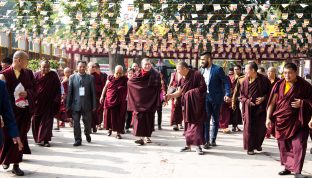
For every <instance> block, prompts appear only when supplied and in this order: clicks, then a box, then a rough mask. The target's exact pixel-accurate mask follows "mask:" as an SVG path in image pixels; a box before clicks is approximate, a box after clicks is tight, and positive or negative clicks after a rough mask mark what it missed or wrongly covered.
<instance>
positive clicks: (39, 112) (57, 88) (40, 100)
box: [32, 61, 61, 147]
mask: <svg viewBox="0 0 312 178" xmlns="http://www.w3.org/2000/svg"><path fill="white" fill-rule="evenodd" d="M35 93H36V97H35V113H34V115H33V119H32V132H33V136H34V139H35V142H36V143H37V144H38V145H40V146H44V147H50V143H49V141H51V137H52V129H53V118H54V116H55V115H56V114H57V112H58V111H59V109H60V105H61V82H60V79H59V77H58V75H57V73H56V72H54V71H51V70H50V62H49V61H42V62H41V63H40V71H39V72H36V73H35Z"/></svg>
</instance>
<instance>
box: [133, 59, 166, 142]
mask: <svg viewBox="0 0 312 178" xmlns="http://www.w3.org/2000/svg"><path fill="white" fill-rule="evenodd" d="M141 66H142V69H141V70H140V71H139V72H136V73H135V74H134V76H133V77H132V78H131V79H129V81H128V107H129V108H128V110H129V111H133V134H134V135H135V136H137V137H140V139H138V140H136V141H135V143H136V144H139V145H144V140H143V139H144V137H145V138H146V143H152V141H151V140H150V137H151V135H152V132H153V130H154V118H155V112H156V109H157V108H158V107H159V105H160V99H159V98H160V88H161V83H160V75H159V73H158V72H157V71H156V70H155V69H153V68H152V64H151V61H150V60H149V59H147V58H144V59H143V60H142V62H141Z"/></svg>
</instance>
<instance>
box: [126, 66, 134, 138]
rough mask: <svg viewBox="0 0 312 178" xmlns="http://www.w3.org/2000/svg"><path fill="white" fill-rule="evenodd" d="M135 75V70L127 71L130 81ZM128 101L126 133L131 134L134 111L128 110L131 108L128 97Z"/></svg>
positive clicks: (129, 69)
mask: <svg viewBox="0 0 312 178" xmlns="http://www.w3.org/2000/svg"><path fill="white" fill-rule="evenodd" d="M133 74H134V69H132V68H128V71H127V77H128V80H129V79H131V78H132V77H133ZM126 100H127V114H126V126H125V129H126V133H131V132H130V130H129V129H130V127H131V122H132V111H129V109H128V108H129V107H128V97H127V98H126Z"/></svg>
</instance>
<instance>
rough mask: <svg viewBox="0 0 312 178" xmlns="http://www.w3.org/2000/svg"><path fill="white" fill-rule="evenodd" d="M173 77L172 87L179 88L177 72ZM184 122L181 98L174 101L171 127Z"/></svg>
mask: <svg viewBox="0 0 312 178" xmlns="http://www.w3.org/2000/svg"><path fill="white" fill-rule="evenodd" d="M172 77H173V79H172V87H174V88H177V87H178V83H179V81H178V76H177V73H176V72H175V73H174V74H173V76H172ZM182 121H183V116H182V105H181V97H178V98H175V99H172V105H171V116H170V125H178V124H182Z"/></svg>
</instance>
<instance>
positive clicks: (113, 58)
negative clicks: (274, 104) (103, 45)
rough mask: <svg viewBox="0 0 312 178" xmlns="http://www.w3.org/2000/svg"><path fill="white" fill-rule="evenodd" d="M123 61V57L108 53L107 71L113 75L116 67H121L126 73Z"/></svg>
mask: <svg viewBox="0 0 312 178" xmlns="http://www.w3.org/2000/svg"><path fill="white" fill-rule="evenodd" d="M124 59H125V56H124V55H121V54H117V53H115V54H112V53H108V60H109V71H110V72H111V73H112V74H113V73H114V70H115V67H116V66H117V65H121V66H122V67H123V68H124V71H126V68H125V61H124Z"/></svg>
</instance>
